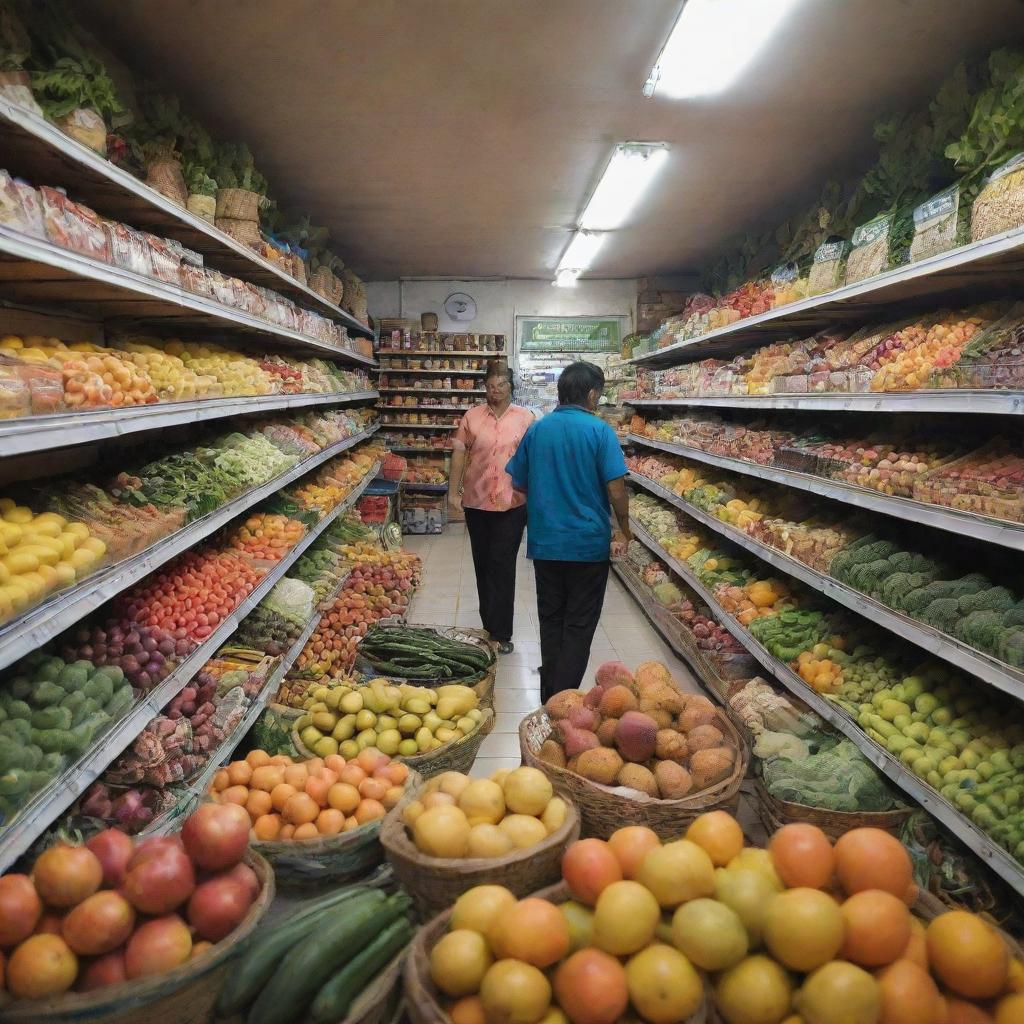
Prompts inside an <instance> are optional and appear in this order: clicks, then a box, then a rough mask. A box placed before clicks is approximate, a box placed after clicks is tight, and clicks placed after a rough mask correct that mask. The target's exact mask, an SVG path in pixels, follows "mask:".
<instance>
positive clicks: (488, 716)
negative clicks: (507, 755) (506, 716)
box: [398, 708, 494, 779]
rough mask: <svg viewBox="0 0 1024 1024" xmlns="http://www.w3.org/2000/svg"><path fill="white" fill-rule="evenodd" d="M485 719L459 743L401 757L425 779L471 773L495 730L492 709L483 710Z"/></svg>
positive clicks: (447, 744) (401, 759) (400, 759)
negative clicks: (444, 774) (487, 739)
mask: <svg viewBox="0 0 1024 1024" xmlns="http://www.w3.org/2000/svg"><path fill="white" fill-rule="evenodd" d="M482 710H483V718H482V719H481V720H480V726H479V728H477V729H476V730H475V731H474V732H471V733H470V734H469V735H468V736H467V737H466V738H465V739H461V740H459V741H458V742H457V743H446V744H445V745H444V746H443V747H439V748H438V749H437V750H433V751H431V752H430V753H429V754H415V755H413V756H412V757H399V758H398V760H399V761H404V762H405V763H406V764H407V765H408V766H409V767H410V768H411V769H412V770H413V771H414V772H416V773H417V774H418V775H420V776H421V777H422V778H424V779H429V778H432V777H433V776H435V775H440V774H441V773H442V772H463V773H464V774H468V773H469V769H470V768H472V767H473V762H474V761H475V760H476V755H477V751H479V749H480V744H481V743H483V741H484V739H485V738H486V736H487V734H488V733H489V732H490V731H491V730H492V729H493V728H494V712H493V711H492V710H491V709H490V708H483V709H482Z"/></svg>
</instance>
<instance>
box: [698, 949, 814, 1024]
mask: <svg viewBox="0 0 1024 1024" xmlns="http://www.w3.org/2000/svg"><path fill="white" fill-rule="evenodd" d="M792 997H793V983H792V981H791V980H790V977H789V975H788V974H787V973H786V972H785V971H784V970H783V969H782V968H781V967H780V966H779V965H778V964H777V963H776V962H775V961H774V960H772V959H770V958H769V957H766V956H748V957H747V958H746V960H741V961H740V962H739V963H738V964H737V965H736V966H735V967H731V968H729V970H727V971H726V972H725V973H724V974H721V975H719V978H718V982H717V983H716V985H715V1006H716V1007H717V1008H718V1012H719V1013H720V1014H721V1015H722V1016H723V1017H724V1018H725V1020H726V1022H727V1024H779V1022H780V1021H781V1020H783V1018H785V1016H786V1014H787V1013H789V1004H790V1001H791V999H792ZM833 1024H834V1022H833Z"/></svg>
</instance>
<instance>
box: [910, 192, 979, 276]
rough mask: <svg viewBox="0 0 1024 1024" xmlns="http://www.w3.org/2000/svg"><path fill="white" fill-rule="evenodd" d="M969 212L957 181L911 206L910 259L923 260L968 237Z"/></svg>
mask: <svg viewBox="0 0 1024 1024" xmlns="http://www.w3.org/2000/svg"><path fill="white" fill-rule="evenodd" d="M969 213H970V209H969V207H967V205H966V204H963V205H961V202H960V186H959V184H956V185H950V186H949V188H946V189H943V190H942V191H941V192H939V193H938V194H937V195H934V196H932V197H931V199H929V200H928V201H927V202H924V203H922V204H921V205H920V206H918V207H917V208H916V209H915V210H914V240H913V241H912V242H911V243H910V258H911V260H923V259H927V258H928V257H929V256H935V255H936V254H937V253H940V252H945V251H946V250H947V249H953V248H955V247H956V246H958V245H964V244H965V243H966V242H967V241H969V227H968V222H969Z"/></svg>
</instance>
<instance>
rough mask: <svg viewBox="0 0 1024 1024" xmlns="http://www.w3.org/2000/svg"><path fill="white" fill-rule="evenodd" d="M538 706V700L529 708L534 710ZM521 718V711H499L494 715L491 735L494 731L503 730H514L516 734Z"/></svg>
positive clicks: (500, 731) (501, 731) (499, 731)
mask: <svg viewBox="0 0 1024 1024" xmlns="http://www.w3.org/2000/svg"><path fill="white" fill-rule="evenodd" d="M538 707H540V702H539V701H538V703H536V704H534V706H533V707H532V708H530V709H529V710H530V711H535V710H536V709H537V708H538ZM522 720H523V713H522V712H521V711H499V712H497V713H496V714H495V716H494V732H492V733H491V735H492V736H493V735H495V734H496V733H503V732H505V733H508V732H514V733H516V734H517V735H518V733H519V723H520V722H521V721H522Z"/></svg>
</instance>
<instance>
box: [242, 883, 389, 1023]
mask: <svg viewBox="0 0 1024 1024" xmlns="http://www.w3.org/2000/svg"><path fill="white" fill-rule="evenodd" d="M394 899H395V898H394V897H390V898H388V899H385V897H384V894H383V893H380V892H368V893H362V894H360V895H359V896H357V897H356V898H355V899H354V900H353V901H352V902H351V903H349V904H348V905H347V906H346V907H345V913H344V914H342V915H339V916H338V917H337V918H335V919H334V920H332V921H328V922H327V923H326V924H323V925H322V926H321V927H319V928H317V929H316V930H315V931H314V932H313V934H312V935H309V936H307V937H306V938H305V939H303V940H302V942H300V943H299V945H298V946H296V947H295V948H294V949H293V950H292V951H291V952H290V953H288V954H287V955H286V956H285V958H284V959H283V960H282V961H281V963H280V966H279V967H278V968H277V970H276V971H275V972H274V976H273V977H272V978H271V979H270V981H269V982H268V983H267V986H266V987H265V988H264V989H263V991H262V992H261V993H260V994H259V996H258V998H257V999H256V1002H255V1003H254V1004H253V1006H252V1009H250V1011H249V1017H248V1024H286V1022H288V1021H292V1020H301V1019H302V1017H303V1014H304V1013H305V1010H306V1007H307V1006H308V1005H309V1001H310V1000H311V999H312V998H313V996H315V995H316V993H317V992H318V991H319V989H320V987H321V986H322V985H323V983H324V982H325V981H326V980H327V979H328V978H329V977H330V976H331V974H332V973H333V972H334V971H335V970H336V969H337V967H338V965H339V964H341V963H345V962H346V961H347V960H348V959H349V958H350V957H352V956H354V955H355V954H356V953H357V952H358V951H359V950H360V949H362V947H363V946H365V945H366V943H367V942H369V941H370V940H371V939H372V938H373V937H374V935H376V934H377V933H378V932H379V931H380V930H381V928H383V927H384V926H385V925H388V924H390V923H391V921H392V920H393V919H394V918H395V917H396V916H397V915H398V904H396V903H394V902H393V900H394Z"/></svg>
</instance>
